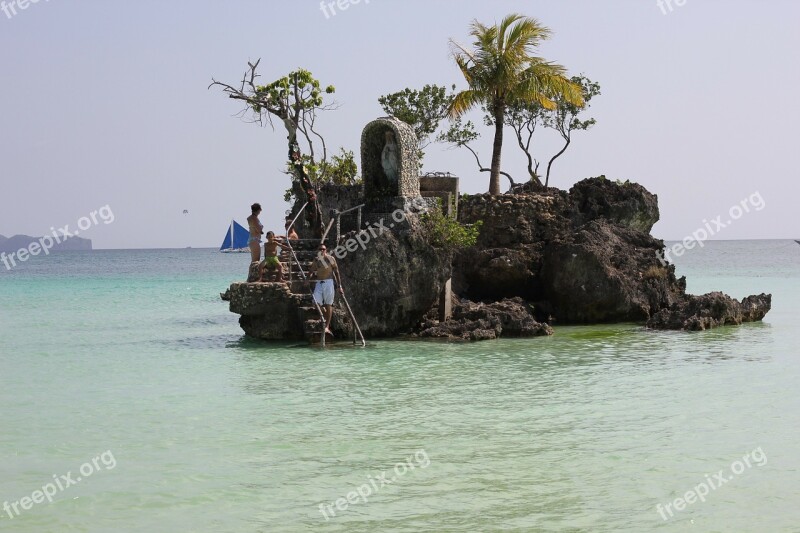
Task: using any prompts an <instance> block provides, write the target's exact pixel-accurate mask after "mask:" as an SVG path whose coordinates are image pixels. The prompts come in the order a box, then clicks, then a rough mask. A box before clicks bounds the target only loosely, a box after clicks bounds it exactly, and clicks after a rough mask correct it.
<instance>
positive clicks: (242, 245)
mask: <svg viewBox="0 0 800 533" xmlns="http://www.w3.org/2000/svg"><path fill="white" fill-rule="evenodd" d="M249 240H250V232H249V231H247V228H245V227H244V226H242V225H241V224H239V223H238V222H236V221H235V220H231V225H230V226H229V227H228V232H227V233H226V234H225V240H224V241H222V246H220V247H219V251H220V252H222V253H245V252H249V251H250V248H248V246H247V241H249Z"/></svg>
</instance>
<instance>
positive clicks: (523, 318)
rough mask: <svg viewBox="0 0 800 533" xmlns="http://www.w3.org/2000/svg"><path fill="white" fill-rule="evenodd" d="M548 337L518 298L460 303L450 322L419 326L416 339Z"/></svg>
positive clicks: (549, 330) (546, 328)
mask: <svg viewBox="0 0 800 533" xmlns="http://www.w3.org/2000/svg"><path fill="white" fill-rule="evenodd" d="M552 334H553V329H552V328H551V327H550V326H548V325H547V324H540V323H539V322H537V321H536V319H535V318H534V317H533V309H532V308H531V307H530V306H529V305H528V304H526V303H525V302H524V301H523V300H522V298H513V299H509V300H503V301H500V302H495V303H492V304H484V303H473V302H470V301H465V302H462V303H460V304H458V305H457V306H456V307H455V308H454V310H453V318H451V319H450V320H447V321H445V322H436V321H430V320H429V321H426V322H425V323H423V324H422V330H421V331H420V333H419V336H420V337H438V338H447V339H453V340H471V341H478V340H489V339H495V338H498V337H501V336H503V337H537V336H542V335H552Z"/></svg>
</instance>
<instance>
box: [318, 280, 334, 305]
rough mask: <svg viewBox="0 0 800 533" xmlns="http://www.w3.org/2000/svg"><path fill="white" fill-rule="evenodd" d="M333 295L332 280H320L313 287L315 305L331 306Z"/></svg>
mask: <svg viewBox="0 0 800 533" xmlns="http://www.w3.org/2000/svg"><path fill="white" fill-rule="evenodd" d="M334 294H335V293H334V290H333V280H332V279H323V280H320V281H318V282H317V286H316V287H314V301H315V302H317V305H333V297H334Z"/></svg>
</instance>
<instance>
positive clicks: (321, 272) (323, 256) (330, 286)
mask: <svg viewBox="0 0 800 533" xmlns="http://www.w3.org/2000/svg"><path fill="white" fill-rule="evenodd" d="M311 273H312V276H315V277H316V278H317V284H316V286H315V287H314V301H315V302H316V303H317V305H319V306H322V308H323V310H324V315H325V333H328V334H331V335H333V333H332V332H331V319H332V318H333V300H334V297H335V296H336V289H335V287H334V281H335V282H336V285H338V286H339V292H340V293H341V294H344V287H342V278H341V276H339V265H337V264H336V259H334V257H333V256H331V255H328V247H327V246H325V245H324V244H321V245H320V246H319V254H317V258H316V259H314V262H313V263H312V264H311Z"/></svg>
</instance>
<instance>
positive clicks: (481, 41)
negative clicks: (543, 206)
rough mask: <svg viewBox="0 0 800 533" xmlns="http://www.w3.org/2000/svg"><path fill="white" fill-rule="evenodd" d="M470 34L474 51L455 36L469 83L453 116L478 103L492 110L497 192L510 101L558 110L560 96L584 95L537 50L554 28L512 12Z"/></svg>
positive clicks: (492, 181) (492, 183)
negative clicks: (557, 102) (499, 21)
mask: <svg viewBox="0 0 800 533" xmlns="http://www.w3.org/2000/svg"><path fill="white" fill-rule="evenodd" d="M470 35H472V36H473V37H474V38H475V41H474V43H473V50H468V49H467V48H465V47H464V46H462V45H460V44H458V43H457V42H455V41H454V40H452V39H451V40H450V44H451V47H452V49H453V55H454V57H455V61H456V63H457V64H458V67H459V68H460V69H461V73H462V74H463V75H464V78H465V79H466V81H467V84H468V85H469V88H468V89H467V90H465V91H462V92H460V93H458V94H457V95H456V97H455V99H454V100H453V103H452V105H451V106H450V115H451V117H452V118H458V117H460V116H461V115H463V114H464V113H466V112H467V111H469V110H470V109H472V108H474V107H475V106H477V105H478V104H483V105H484V106H485V107H486V110H487V111H488V112H489V114H490V115H491V117H492V122H493V123H494V127H495V131H494V147H493V151H492V168H491V174H490V176H491V177H490V178H489V193H490V194H492V195H497V194H500V154H501V151H502V148H503V126H504V125H505V116H506V109H507V107H508V105H509V104H510V103H511V102H515V101H519V102H529V103H536V104H539V105H541V106H542V107H545V108H547V109H555V107H556V102H555V99H556V98H557V97H560V98H563V99H564V100H566V101H568V102H571V103H573V104H575V105H579V106H581V105H583V97H582V95H581V89H580V87H578V86H577V85H575V84H573V83H572V82H571V81H570V80H569V79H568V78H567V76H566V69H565V68H564V67H562V66H561V65H557V64H554V63H550V62H548V61H545V60H544V59H542V58H540V57H536V56H535V55H533V52H534V50H535V49H536V48H537V47H538V46H539V44H540V43H541V41H543V40H545V39H548V38H549V37H550V30H549V29H548V28H547V27H545V26H543V25H542V24H541V23H539V21H537V20H536V19H532V18H528V17H524V16H522V15H517V14H512V15H509V16H507V17H506V18H504V19H503V21H502V22H501V23H500V24H499V25H498V24H495V25H494V26H485V25H483V24H481V23H480V22H478V21H477V20H476V21H473V23H472V26H471V30H470Z"/></svg>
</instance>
